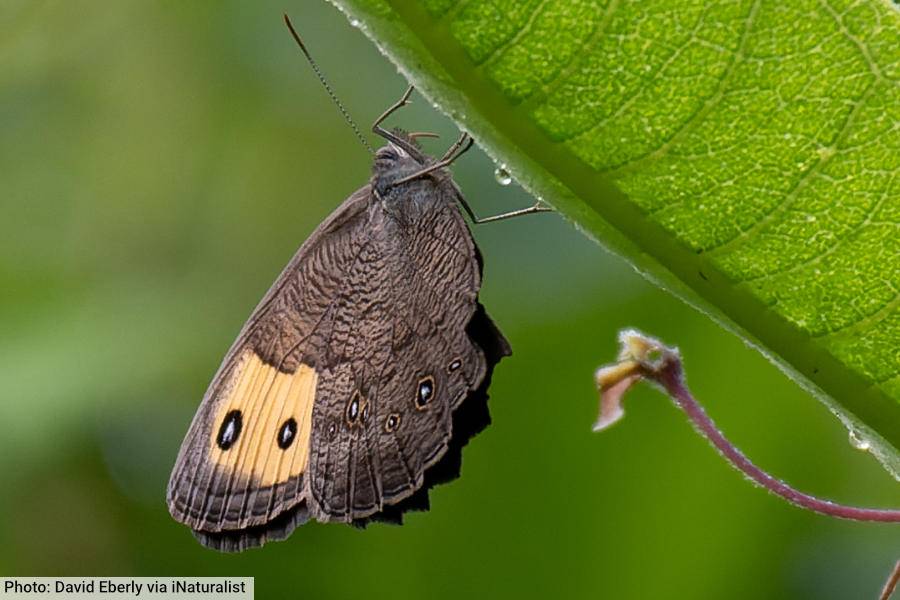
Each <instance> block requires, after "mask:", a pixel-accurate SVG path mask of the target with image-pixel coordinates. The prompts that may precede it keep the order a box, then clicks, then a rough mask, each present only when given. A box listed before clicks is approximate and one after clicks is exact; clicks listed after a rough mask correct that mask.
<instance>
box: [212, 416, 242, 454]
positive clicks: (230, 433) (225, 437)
mask: <svg viewBox="0 0 900 600" xmlns="http://www.w3.org/2000/svg"><path fill="white" fill-rule="evenodd" d="M243 426H244V419H243V417H242V416H241V411H239V410H232V411H229V412H228V414H227V415H225V419H224V420H223V421H222V425H221V426H220V427H219V435H217V436H216V444H218V445H219V448H221V449H222V450H228V449H229V448H231V447H232V446H233V445H234V443H235V442H236V441H237V439H238V437H239V436H240V435H241V428H242V427H243Z"/></svg>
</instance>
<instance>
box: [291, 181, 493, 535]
mask: <svg viewBox="0 0 900 600" xmlns="http://www.w3.org/2000/svg"><path fill="white" fill-rule="evenodd" d="M420 185H421V186H422V187H425V186H432V187H433V188H438V186H440V185H441V183H437V182H433V181H431V180H426V181H423V182H421V184H420ZM444 185H446V184H444ZM428 192H429V193H430V195H431V196H432V197H435V196H437V197H441V196H440V194H446V193H448V192H449V189H447V188H445V190H441V189H431V190H428ZM416 198H417V197H416V194H415V189H413V190H411V193H410V194H409V195H408V196H407V197H405V198H403V199H402V200H400V202H409V203H414V202H416ZM395 210H396V212H392V211H386V212H385V213H383V214H382V215H380V217H379V216H376V217H375V219H376V220H375V222H373V223H370V225H369V228H370V231H371V232H372V238H371V264H372V265H373V268H372V270H371V272H370V273H368V278H367V280H366V283H363V282H359V284H358V285H359V286H360V287H356V286H354V288H353V289H354V290H356V289H361V290H364V291H365V292H366V293H365V294H364V296H365V298H366V300H365V302H363V301H361V300H360V301H359V302H357V303H355V304H354V305H353V306H348V307H347V309H346V310H347V312H348V314H350V315H352V316H350V317H349V318H348V319H347V320H348V321H349V322H352V323H354V324H355V325H356V328H355V330H354V334H353V336H352V338H353V346H352V347H353V349H354V350H353V352H351V353H350V355H349V356H346V357H345V362H343V363H341V364H339V365H337V366H335V368H334V369H332V370H330V371H328V377H327V379H328V381H324V380H323V381H322V384H321V385H322V386H323V387H322V394H321V401H320V402H318V403H317V404H316V407H315V409H314V415H313V421H314V423H313V442H312V445H313V448H314V451H313V454H312V456H311V463H310V470H309V476H310V479H309V485H310V486H311V498H310V499H309V501H310V502H311V507H312V511H313V514H315V516H316V518H318V519H319V520H336V521H355V520H358V519H360V518H365V517H368V516H369V515H371V514H373V513H375V512H378V511H379V510H381V508H382V507H383V505H385V504H388V505H390V504H394V503H396V502H398V501H400V500H402V499H404V498H406V497H407V496H409V495H410V494H411V493H413V492H414V491H415V490H416V489H418V488H419V487H420V486H421V484H422V480H423V476H424V473H425V470H426V469H427V468H428V467H430V466H431V465H433V464H434V463H435V462H436V461H437V460H439V459H440V458H441V456H443V453H444V452H445V450H446V448H447V446H448V444H449V440H450V438H451V436H452V434H453V432H452V411H453V409H454V408H455V407H456V406H458V404H459V403H460V402H461V401H462V399H463V398H464V397H465V396H466V394H467V393H469V392H471V391H472V390H473V389H475V387H477V386H478V384H479V383H480V382H481V380H482V379H483V378H484V374H485V359H484V356H483V353H482V352H481V350H480V349H479V348H478V347H477V345H476V344H475V343H474V342H473V341H472V340H471V339H470V338H469V336H468V334H467V332H466V326H467V324H468V323H469V322H470V321H471V319H472V316H473V314H474V313H475V310H476V302H477V300H476V299H477V293H478V288H479V286H480V270H479V267H478V263H477V260H476V259H475V254H474V253H475V250H474V242H473V241H472V239H471V234H470V233H469V231H468V228H467V227H466V226H465V223H464V222H463V220H462V217H461V215H460V214H459V211H458V209H457V208H456V206H455V205H454V204H453V203H452V201H450V199H449V198H447V199H446V201H442V202H431V203H429V204H423V205H421V206H418V207H417V206H408V207H407V206H399V205H398V206H397V207H396V208H395ZM396 215H400V216H396ZM388 257H389V258H390V260H386V259H387V258H388ZM342 320H343V319H342ZM385 324H390V327H385ZM332 354H333V355H335V356H341V355H342V354H343V353H342V352H340V350H339V349H338V348H335V349H334V350H333V351H332ZM332 378H333V380H332Z"/></svg>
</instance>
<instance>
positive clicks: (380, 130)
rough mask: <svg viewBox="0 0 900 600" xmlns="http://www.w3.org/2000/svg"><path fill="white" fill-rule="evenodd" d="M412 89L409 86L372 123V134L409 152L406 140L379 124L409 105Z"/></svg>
mask: <svg viewBox="0 0 900 600" xmlns="http://www.w3.org/2000/svg"><path fill="white" fill-rule="evenodd" d="M413 89H414V88H413V86H409V87H408V88H406V91H405V92H403V95H402V96H400V99H399V100H397V101H396V102H394V103H393V104H392V105H391V106H389V107H388V109H387V110H386V111H384V112H383V113H381V116H380V117H378V118H377V119H375V122H374V123H372V133H375V134H376V135H380V136H381V137H383V138H384V139H386V140H387V141H389V142H391V143H392V144H395V145H397V146H400V147H401V148H403V149H404V150H406V151H410V147H409V142H407V141H406V140H404V139H402V138H400V137H399V136H397V135H395V134H393V133H391V132H390V131H388V130H387V129H385V128H384V127H382V126H381V124H382V123H383V122H384V120H385V119H387V118H388V117H389V116H391V115H392V114H394V113H395V112H396V111H397V110H399V109H401V108H403V107H404V106H406V105H407V104H409V97H410V95H411V94H412V93H413Z"/></svg>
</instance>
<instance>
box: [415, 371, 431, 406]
mask: <svg viewBox="0 0 900 600" xmlns="http://www.w3.org/2000/svg"><path fill="white" fill-rule="evenodd" d="M433 397H434V377H432V376H431V375H429V376H428V377H423V378H422V379H420V380H419V386H418V388H417V389H416V408H418V409H419V410H421V409H423V408H425V405H426V404H428V403H429V402H430V401H431V399H432V398H433Z"/></svg>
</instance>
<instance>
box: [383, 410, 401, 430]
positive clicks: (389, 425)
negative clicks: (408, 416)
mask: <svg viewBox="0 0 900 600" xmlns="http://www.w3.org/2000/svg"><path fill="white" fill-rule="evenodd" d="M398 427H400V415H398V414H396V413H394V414H392V415H389V416H388V418H387V419H385V421H384V430H385V431H387V432H388V433H390V432H392V431H394V430H395V429H397V428H398Z"/></svg>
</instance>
